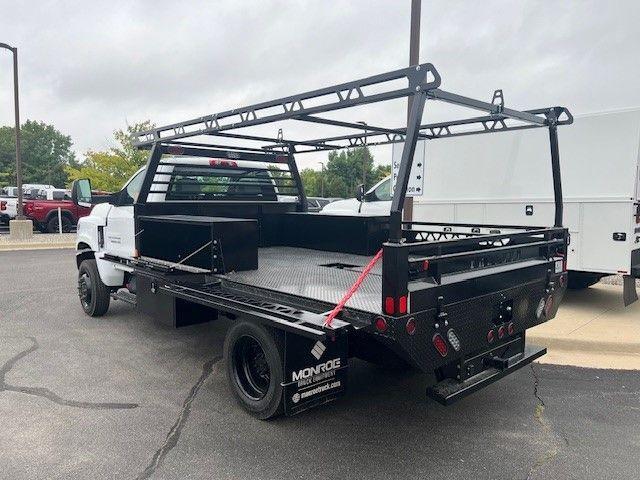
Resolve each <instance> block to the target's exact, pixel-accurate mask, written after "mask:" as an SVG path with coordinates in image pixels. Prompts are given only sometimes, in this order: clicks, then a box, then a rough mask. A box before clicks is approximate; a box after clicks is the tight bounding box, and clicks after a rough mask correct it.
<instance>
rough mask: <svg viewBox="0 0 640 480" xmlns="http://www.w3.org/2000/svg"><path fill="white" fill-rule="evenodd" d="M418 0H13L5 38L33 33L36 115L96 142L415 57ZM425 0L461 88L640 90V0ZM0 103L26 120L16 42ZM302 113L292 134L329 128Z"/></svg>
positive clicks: (441, 51)
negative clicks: (413, 23)
mask: <svg viewBox="0 0 640 480" xmlns="http://www.w3.org/2000/svg"><path fill="white" fill-rule="evenodd" d="M409 3H410V2H409V1H406V2H401V1H383V0H377V1H332V2H325V1H268V0H262V1H255V2H237V1H215V2H212V1H190V2H172V1H151V0H149V1H140V2H126V1H111V2H82V1H61V2H57V1H50V2H35V1H24V2H8V1H5V5H3V6H2V18H0V32H2V33H1V35H2V38H0V41H5V42H7V43H11V44H13V45H16V46H18V48H19V52H20V86H21V107H22V117H23V119H26V118H30V119H37V120H43V121H46V122H50V123H53V124H54V125H56V126H57V127H58V128H59V129H60V130H62V131H63V132H65V133H67V134H69V135H71V136H72V138H73V140H74V142H75V148H76V149H77V150H78V151H79V152H83V151H85V150H87V149H88V148H104V147H105V146H107V145H108V144H109V143H110V141H111V136H112V135H111V133H112V131H113V130H115V129H117V128H121V127H122V126H123V125H124V124H125V122H127V121H129V122H133V121H137V120H141V119H146V118H150V119H152V120H153V121H155V122H157V123H159V124H162V123H171V122H174V121H177V120H181V119H185V118H191V117H195V116H199V115H202V114H207V113H213V112H216V111H221V110H225V109H227V108H232V107H235V106H240V105H243V104H249V103H254V102H257V101H261V100H265V99H269V98H274V97H277V96H283V95H289V94H293V93H297V92H301V91H305V90H310V89H314V88H319V87H322V86H325V85H329V84H332V83H338V82H342V81H347V80H351V79H355V78H359V77H364V76H367V75H371V74H374V73H378V72H382V71H386V70H390V69H395V68H399V67H402V66H404V65H405V64H406V63H407V62H408V30H409ZM422 10H423V15H422V33H421V43H422V48H421V61H431V62H433V63H434V64H435V65H436V67H437V68H438V69H439V71H440V72H441V74H442V76H443V88H445V89H448V90H452V91H456V92H459V93H463V94H466V95H470V96H475V97H479V98H483V99H487V100H489V99H490V98H491V94H492V92H493V90H494V89H496V88H502V89H504V91H505V97H506V101H507V104H508V105H510V106H513V107H515V108H533V107H539V106H547V105H556V104H564V105H568V106H569V107H571V108H572V110H573V111H574V112H578V113H579V112H587V111H598V110H606V109H611V108H619V107H627V106H636V105H640V93H639V92H638V89H637V87H636V83H637V78H638V77H639V75H640V62H638V61H637V52H636V49H637V46H638V45H639V44H640V31H639V29H637V25H636V24H637V20H638V18H640V4H639V3H638V2H635V1H627V2H623V1H619V2H599V1H575V2H547V1H541V2H536V1H528V2H512V1H487V2H474V1H466V2H450V1H444V0H442V1H440V0H438V1H435V0H433V1H432V0H425V1H424V2H423V7H422ZM0 105H3V106H2V107H0V124H11V123H12V122H13V117H12V115H13V109H12V97H11V62H10V59H9V55H8V54H5V53H4V52H3V53H1V54H0ZM456 112H458V111H456ZM358 113H359V112H354V113H353V114H350V115H353V116H350V115H349V114H347V115H346V117H345V116H343V118H348V119H349V120H352V121H356V120H368V121H369V122H370V123H373V122H374V120H375V121H376V122H378V123H382V124H384V125H387V126H396V125H400V123H401V122H402V120H403V118H404V107H403V106H402V105H396V106H387V105H385V106H383V107H379V108H377V109H374V111H372V112H371V115H370V116H368V117H367V118H355V115H357V114H358ZM426 115H427V118H429V119H435V118H437V117H439V116H445V115H447V114H446V112H445V111H444V109H442V108H440V107H435V108H430V109H428V111H427V113H426ZM273 128H274V127H273V126H269V127H263V129H262V130H261V131H262V132H263V133H265V132H268V133H269V134H270V135H274V134H275V132H274V131H272V130H273ZM286 128H287V129H288V130H286V132H287V134H288V135H289V136H291V137H292V138H293V137H294V136H298V137H300V136H302V137H312V136H316V135H318V136H321V135H323V134H324V133H326V132H327V129H326V128H325V127H322V126H314V125H303V126H289V125H287V127H286ZM258 130H260V129H258ZM384 156H385V154H382V157H384ZM313 159H314V160H313V161H317V160H320V159H321V157H320V156H318V155H315V154H314V156H313ZM307 162H308V160H307Z"/></svg>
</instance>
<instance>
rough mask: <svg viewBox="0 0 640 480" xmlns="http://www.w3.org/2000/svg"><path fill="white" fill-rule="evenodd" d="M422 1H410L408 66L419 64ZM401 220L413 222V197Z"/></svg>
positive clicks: (408, 202)
mask: <svg viewBox="0 0 640 480" xmlns="http://www.w3.org/2000/svg"><path fill="white" fill-rule="evenodd" d="M421 4H422V0H411V32H410V36H409V65H410V66H411V65H418V64H419V63H420V7H421ZM407 100H408V101H407V120H408V119H409V114H410V112H411V105H412V104H413V96H411V95H409V97H407ZM402 218H403V220H404V221H405V222H410V221H411V220H413V197H409V196H407V197H406V198H405V199H404V209H403V211H402Z"/></svg>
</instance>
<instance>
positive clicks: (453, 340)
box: [447, 328, 460, 352]
mask: <svg viewBox="0 0 640 480" xmlns="http://www.w3.org/2000/svg"><path fill="white" fill-rule="evenodd" d="M447 339H448V340H449V343H450V344H451V346H452V347H453V349H454V350H455V351H456V352H459V351H460V339H459V338H458V336H457V335H456V332H454V331H453V328H450V329H449V331H448V332H447Z"/></svg>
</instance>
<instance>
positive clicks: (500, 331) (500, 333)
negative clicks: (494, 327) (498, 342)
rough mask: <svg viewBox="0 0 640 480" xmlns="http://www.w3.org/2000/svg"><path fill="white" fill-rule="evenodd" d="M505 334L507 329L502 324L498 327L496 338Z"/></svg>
mask: <svg viewBox="0 0 640 480" xmlns="http://www.w3.org/2000/svg"><path fill="white" fill-rule="evenodd" d="M506 334H507V329H506V328H504V325H502V326H501V327H500V328H499V329H498V338H504V336H505V335H506Z"/></svg>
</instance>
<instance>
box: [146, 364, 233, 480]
mask: <svg viewBox="0 0 640 480" xmlns="http://www.w3.org/2000/svg"><path fill="white" fill-rule="evenodd" d="M220 360H222V356H217V357H214V358H212V359H211V360H209V361H208V362H206V363H205V364H204V365H203V366H202V373H201V374H200V378H198V380H197V381H196V383H195V384H194V385H193V386H192V387H191V390H189V394H188V395H187V397H186V398H185V399H184V402H183V403H182V408H181V409H180V414H179V415H178V418H177V419H176V421H175V422H174V424H173V425H172V426H171V429H170V430H169V433H167V436H166V438H165V440H164V443H163V444H162V446H160V448H158V450H156V452H155V454H154V455H153V458H152V459H151V462H150V463H149V465H147V468H145V469H144V470H143V472H142V473H141V474H140V475H138V476H137V477H136V480H142V479H145V478H149V477H151V475H153V474H154V473H155V471H156V470H157V469H158V467H159V466H160V465H161V464H162V462H163V460H164V459H165V457H166V456H167V454H168V453H169V452H170V451H171V450H172V449H173V448H174V447H175V446H176V445H177V444H178V440H180V435H181V434H182V429H183V428H184V426H185V424H186V423H187V420H188V418H189V414H190V413H191V404H192V403H193V400H194V399H195V398H196V395H197V394H198V391H199V390H200V388H201V387H202V385H204V382H206V381H207V379H208V378H209V377H210V376H211V374H212V373H213V367H214V365H215V364H216V363H218V362H219V361H220Z"/></svg>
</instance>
